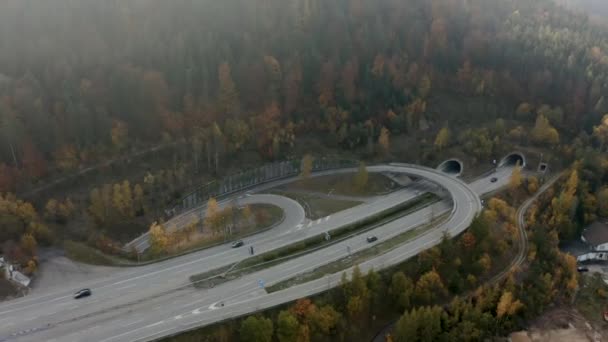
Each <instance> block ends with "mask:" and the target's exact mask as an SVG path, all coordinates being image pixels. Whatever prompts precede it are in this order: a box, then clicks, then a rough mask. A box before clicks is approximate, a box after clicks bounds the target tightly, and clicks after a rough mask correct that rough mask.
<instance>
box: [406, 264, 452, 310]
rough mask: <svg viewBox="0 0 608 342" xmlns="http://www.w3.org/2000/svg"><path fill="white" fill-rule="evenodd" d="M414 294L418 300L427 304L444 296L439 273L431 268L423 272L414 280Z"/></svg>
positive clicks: (444, 291)
mask: <svg viewBox="0 0 608 342" xmlns="http://www.w3.org/2000/svg"><path fill="white" fill-rule="evenodd" d="M414 294H415V297H416V299H417V300H418V301H419V302H421V303H427V304H428V303H431V302H432V301H434V300H435V299H437V298H439V297H442V296H444V295H445V294H446V290H445V287H444V285H443V281H442V280H441V276H440V275H439V273H437V271H435V270H431V271H429V272H427V273H425V274H423V275H422V276H421V277H420V279H418V281H417V282H416V288H415V291H414Z"/></svg>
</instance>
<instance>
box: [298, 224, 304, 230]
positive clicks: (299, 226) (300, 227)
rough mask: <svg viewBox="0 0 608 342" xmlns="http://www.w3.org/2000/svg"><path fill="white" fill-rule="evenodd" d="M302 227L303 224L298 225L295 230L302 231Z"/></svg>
mask: <svg viewBox="0 0 608 342" xmlns="http://www.w3.org/2000/svg"><path fill="white" fill-rule="evenodd" d="M302 227H304V225H303V224H299V225H297V226H296V230H300V229H302Z"/></svg>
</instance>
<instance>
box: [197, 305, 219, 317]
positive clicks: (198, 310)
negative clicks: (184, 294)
mask: <svg viewBox="0 0 608 342" xmlns="http://www.w3.org/2000/svg"><path fill="white" fill-rule="evenodd" d="M214 305H215V304H211V305H210V306H209V309H212V308H211V307H212V306H214ZM201 309H202V308H198V309H196V310H192V314H193V315H200V313H201ZM212 310H213V309H212Z"/></svg>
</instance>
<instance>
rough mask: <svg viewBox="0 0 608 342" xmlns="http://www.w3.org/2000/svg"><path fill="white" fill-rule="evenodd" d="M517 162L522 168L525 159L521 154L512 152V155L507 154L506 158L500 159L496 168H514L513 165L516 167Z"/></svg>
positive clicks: (524, 164)
mask: <svg viewBox="0 0 608 342" xmlns="http://www.w3.org/2000/svg"><path fill="white" fill-rule="evenodd" d="M518 162H519V166H521V167H522V168H523V167H525V166H526V157H525V156H524V154H523V153H520V152H512V153H509V154H507V156H506V157H504V158H502V160H501V161H500V163H498V166H500V167H502V166H508V167H515V165H517V163H518Z"/></svg>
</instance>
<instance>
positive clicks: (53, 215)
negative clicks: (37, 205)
mask: <svg viewBox="0 0 608 342" xmlns="http://www.w3.org/2000/svg"><path fill="white" fill-rule="evenodd" d="M58 212H59V203H58V202H57V200H56V199H54V198H52V199H50V200H48V202H46V205H45V206H44V217H45V218H46V219H47V220H52V221H56V220H57V216H58Z"/></svg>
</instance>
